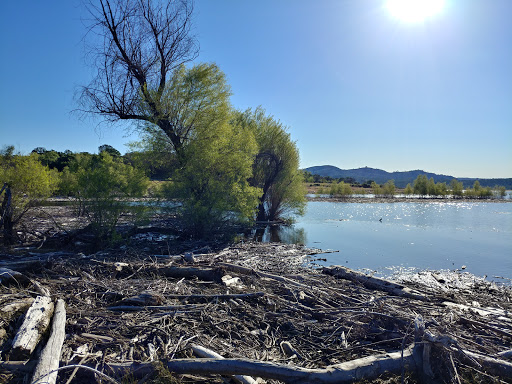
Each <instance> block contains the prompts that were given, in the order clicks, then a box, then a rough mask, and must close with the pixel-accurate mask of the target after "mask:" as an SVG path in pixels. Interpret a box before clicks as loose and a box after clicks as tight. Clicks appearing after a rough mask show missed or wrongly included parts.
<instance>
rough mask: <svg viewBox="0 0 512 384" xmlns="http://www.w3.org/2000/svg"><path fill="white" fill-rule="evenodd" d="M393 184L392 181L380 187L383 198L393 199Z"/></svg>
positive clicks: (394, 188)
mask: <svg viewBox="0 0 512 384" xmlns="http://www.w3.org/2000/svg"><path fill="white" fill-rule="evenodd" d="M395 190H396V187H395V182H394V181H393V180H388V181H386V183H385V184H384V185H383V187H382V194H383V195H384V196H385V197H393V196H395Z"/></svg>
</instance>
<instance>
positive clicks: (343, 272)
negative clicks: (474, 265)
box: [322, 265, 430, 301]
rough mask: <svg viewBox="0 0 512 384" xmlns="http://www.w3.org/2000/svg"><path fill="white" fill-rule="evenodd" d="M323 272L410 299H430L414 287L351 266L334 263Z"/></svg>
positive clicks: (323, 269)
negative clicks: (356, 269) (371, 274)
mask: <svg viewBox="0 0 512 384" xmlns="http://www.w3.org/2000/svg"><path fill="white" fill-rule="evenodd" d="M322 273H324V274H326V275H330V276H334V277H336V278H338V279H345V280H350V281H354V282H356V283H360V284H362V285H364V286H365V287H366V288H369V289H377V290H379V291H384V292H387V293H389V294H391V295H393V296H400V297H406V298H409V299H415V300H421V301H429V300H430V299H429V298H428V297H427V296H425V295H424V294H422V293H421V292H418V291H416V290H414V289H411V288H408V287H406V286H404V285H401V284H397V283H394V282H392V281H389V280H386V279H381V278H379V277H375V276H369V275H366V274H364V273H362V272H358V271H354V270H352V269H350V268H346V267H342V266H338V265H333V266H331V267H324V268H322Z"/></svg>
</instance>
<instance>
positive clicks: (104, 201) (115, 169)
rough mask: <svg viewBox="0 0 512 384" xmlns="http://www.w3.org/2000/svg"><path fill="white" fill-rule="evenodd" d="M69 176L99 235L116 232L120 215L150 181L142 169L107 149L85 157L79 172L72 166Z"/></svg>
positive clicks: (86, 213) (110, 234)
mask: <svg viewBox="0 0 512 384" xmlns="http://www.w3.org/2000/svg"><path fill="white" fill-rule="evenodd" d="M66 178H68V180H70V189H71V192H72V193H74V195H75V196H76V197H77V199H78V200H79V202H80V206H81V207H82V208H83V210H84V213H85V215H86V216H87V218H88V219H89V221H90V223H91V227H92V229H93V231H94V233H95V234H96V235H97V236H98V237H99V238H110V237H111V236H113V235H114V232H115V226H116V225H117V222H118V220H119V217H120V216H121V214H122V213H123V212H126V211H128V210H129V209H128V206H127V201H128V200H129V198H132V197H141V196H142V195H143V194H144V192H145V191H146V189H147V186H148V182H149V180H148V179H147V177H146V176H145V175H144V173H143V172H142V171H140V170H137V169H134V168H133V167H132V166H130V165H127V164H124V163H123V162H122V161H121V160H120V159H114V158H112V157H111V156H110V155H109V154H108V153H107V152H103V153H101V154H100V155H94V156H83V157H81V158H80V159H79V160H78V163H77V170H76V173H75V174H72V173H71V172H70V171H69V169H68V170H67V171H66Z"/></svg>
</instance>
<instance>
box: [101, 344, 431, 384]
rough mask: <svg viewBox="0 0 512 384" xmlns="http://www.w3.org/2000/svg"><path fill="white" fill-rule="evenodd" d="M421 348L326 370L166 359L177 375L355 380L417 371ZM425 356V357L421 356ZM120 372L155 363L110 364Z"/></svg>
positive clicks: (140, 371)
mask: <svg viewBox="0 0 512 384" xmlns="http://www.w3.org/2000/svg"><path fill="white" fill-rule="evenodd" d="M418 353H420V351H419V350H416V349H414V348H412V347H409V348H407V349H405V350H404V351H403V354H402V352H401V351H398V352H393V353H387V354H380V355H374V356H368V357H364V358H361V359H356V360H351V361H347V362H344V363H341V364H336V365H331V366H328V367H326V368H323V369H307V368H301V367H294V366H291V365H285V364H279V363H272V362H263V361H256V360H250V359H211V358H208V359H176V360H170V361H168V362H166V365H167V368H168V369H169V371H171V372H174V373H177V374H204V375H212V374H217V375H249V376H254V377H261V378H264V379H273V380H280V381H283V382H285V383H294V384H306V383H318V384H324V383H325V384H328V383H336V384H342V383H353V382H355V381H357V380H363V379H366V380H372V379H374V378H377V377H379V376H380V375H382V374H384V373H399V372H400V371H401V370H402V367H405V369H407V370H415V369H416V363H415V358H416V356H415V355H417V354H418ZM420 358H421V357H420ZM108 367H109V368H110V369H111V370H112V371H114V373H116V374H123V373H124V374H126V373H131V374H133V375H136V376H137V377H140V376H144V375H146V374H148V373H150V372H152V369H153V367H152V365H151V364H139V363H131V364H123V363H120V364H109V365H108Z"/></svg>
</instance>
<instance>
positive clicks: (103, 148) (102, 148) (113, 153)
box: [98, 144, 121, 158]
mask: <svg viewBox="0 0 512 384" xmlns="http://www.w3.org/2000/svg"><path fill="white" fill-rule="evenodd" d="M103 152H106V153H108V154H109V155H110V156H112V157H113V158H117V157H121V152H119V151H118V150H117V149H115V148H114V147H113V146H111V145H108V144H103V145H100V146H99V147H98V153H99V154H102V153H103Z"/></svg>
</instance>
